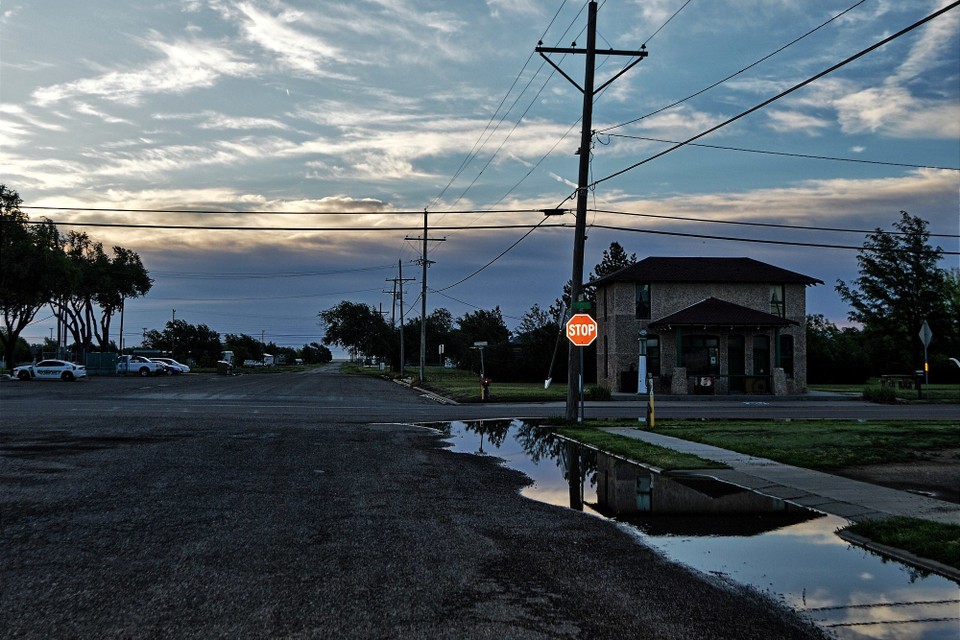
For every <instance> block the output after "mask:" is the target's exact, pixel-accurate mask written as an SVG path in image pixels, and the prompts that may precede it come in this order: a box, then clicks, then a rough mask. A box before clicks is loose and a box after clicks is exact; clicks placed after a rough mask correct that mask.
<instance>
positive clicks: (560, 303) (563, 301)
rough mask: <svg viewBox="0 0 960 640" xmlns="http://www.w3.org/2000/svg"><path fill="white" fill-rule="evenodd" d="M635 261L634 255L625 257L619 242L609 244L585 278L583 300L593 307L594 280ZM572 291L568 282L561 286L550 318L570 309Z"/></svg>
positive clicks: (594, 298)
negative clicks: (561, 292)
mask: <svg viewBox="0 0 960 640" xmlns="http://www.w3.org/2000/svg"><path fill="white" fill-rule="evenodd" d="M636 261H637V254H636V253H631V254H630V255H627V252H626V251H625V250H624V248H623V247H622V246H621V245H620V243H619V242H611V243H610V248H609V249H605V250H604V252H603V255H602V256H601V257H600V262H598V263H597V264H596V265H595V266H594V267H593V271H591V272H590V275H589V276H588V277H587V282H586V283H584V286H583V296H584V300H586V301H587V302H589V303H590V305H591V306H594V305H595V304H596V300H597V290H596V287H594V286H593V285H592V283H593V282H594V281H595V280H599V279H600V278H602V277H604V276H607V275H610V274H611V273H615V272H617V271H619V270H620V269H623V268H624V267H629V266H630V265H632V264H634V263H636ZM572 290H573V288H572V286H571V284H570V281H569V280H568V281H567V283H566V284H565V285H563V294H562V295H561V296H560V297H559V298H557V299H556V300H555V301H554V303H553V304H552V305H551V306H550V315H551V316H558V315H559V314H560V310H561V309H562V308H565V309H569V308H570V292H571V291H572Z"/></svg>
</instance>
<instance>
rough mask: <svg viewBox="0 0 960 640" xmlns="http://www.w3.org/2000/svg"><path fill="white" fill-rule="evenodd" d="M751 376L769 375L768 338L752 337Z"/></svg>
mask: <svg viewBox="0 0 960 640" xmlns="http://www.w3.org/2000/svg"><path fill="white" fill-rule="evenodd" d="M753 375H755V376H766V375H770V336H753Z"/></svg>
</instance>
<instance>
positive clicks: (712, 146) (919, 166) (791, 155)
mask: <svg viewBox="0 0 960 640" xmlns="http://www.w3.org/2000/svg"><path fill="white" fill-rule="evenodd" d="M606 135H607V136H608V137H611V138H629V139H631V140H645V141H647V142H662V143H665V144H681V143H680V142H678V141H676V140H664V139H662V138H650V137H647V136H631V135H626V134H622V133H608V134H606ZM688 144H689V146H691V147H703V148H704V149H719V150H722V151H740V152H743V153H759V154H764V155H771V156H783V157H787V158H805V159H808V160H833V161H836V162H857V163H861V164H873V165H882V166H888V167H907V168H909V169H939V170H942V171H960V167H941V166H936V165H926V164H908V163H905V162H884V161H881V160H865V159H863V158H840V157H836V156H824V155H816V154H809V153H793V152H788V151H770V150H768V149H749V148H746V147H730V146H722V145H716V144H704V143H702V142H691V143H688Z"/></svg>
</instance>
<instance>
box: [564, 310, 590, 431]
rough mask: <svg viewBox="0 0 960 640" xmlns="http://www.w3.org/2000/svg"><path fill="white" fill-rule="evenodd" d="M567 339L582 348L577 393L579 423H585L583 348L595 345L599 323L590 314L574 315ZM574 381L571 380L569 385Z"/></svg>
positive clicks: (568, 328) (569, 325) (567, 327)
mask: <svg viewBox="0 0 960 640" xmlns="http://www.w3.org/2000/svg"><path fill="white" fill-rule="evenodd" d="M566 329H567V339H568V340H570V342H571V343H573V345H574V346H576V347H580V354H579V357H580V362H579V364H580V371H579V372H578V376H577V380H576V384H577V393H578V394H579V397H580V402H579V405H580V410H579V411H578V412H577V422H583V348H584V347H588V346H590V345H591V344H593V341H594V340H596V339H597V321H596V320H594V319H593V318H592V317H591V316H590V314H589V313H577V314H574V315H573V316H572V317H571V318H570V319H569V320H567V324H566ZM573 382H574V381H573V380H570V381H569V382H568V384H572V383H573Z"/></svg>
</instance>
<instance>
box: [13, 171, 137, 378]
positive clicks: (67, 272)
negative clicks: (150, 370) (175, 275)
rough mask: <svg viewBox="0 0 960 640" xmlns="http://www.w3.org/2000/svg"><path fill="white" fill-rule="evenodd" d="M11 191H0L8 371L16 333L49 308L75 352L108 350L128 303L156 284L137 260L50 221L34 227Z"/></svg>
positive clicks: (134, 256) (130, 252)
mask: <svg viewBox="0 0 960 640" xmlns="http://www.w3.org/2000/svg"><path fill="white" fill-rule="evenodd" d="M22 203H23V201H22V200H21V199H20V196H19V194H17V192H16V191H13V190H11V189H8V188H7V187H6V185H0V307H2V311H3V323H4V326H3V331H2V332H0V343H2V347H3V353H4V359H5V362H7V363H8V364H9V365H10V366H13V364H14V362H15V357H14V356H15V354H14V349H15V347H16V345H17V344H18V341H19V338H20V334H21V333H22V332H23V330H24V329H25V328H26V327H27V326H29V325H30V323H31V322H33V320H34V319H35V318H36V315H37V313H38V312H39V311H40V309H42V308H43V307H45V306H49V307H50V308H51V309H52V310H53V313H54V316H55V317H56V318H57V320H58V321H59V322H60V324H61V325H62V326H64V327H66V330H67V332H69V334H70V336H71V338H72V339H73V342H74V344H75V345H77V348H78V350H79V351H80V354H81V356H82V354H85V353H86V352H88V351H91V350H94V349H100V350H106V349H107V348H108V347H109V343H110V338H109V336H110V325H111V322H112V320H113V317H114V314H116V313H117V312H118V311H119V310H120V309H121V308H122V307H123V304H124V301H125V300H127V299H129V298H138V297H140V296H143V295H146V293H147V292H148V291H150V288H151V287H152V286H153V280H151V279H150V276H149V274H148V273H147V270H146V268H144V266H143V262H142V261H141V260H140V256H139V255H137V254H136V252H134V251H131V250H129V249H125V248H123V247H120V246H115V247H113V248H112V249H111V250H110V251H107V250H105V249H104V247H103V244H102V243H100V242H96V241H94V240H93V239H91V238H90V237H89V236H88V235H87V234H86V233H82V232H78V231H70V232H69V233H67V234H66V235H64V234H61V233H60V232H59V230H58V229H57V227H56V226H55V225H54V224H53V223H52V222H51V221H50V220H46V219H44V220H42V221H40V222H38V223H31V222H30V220H29V218H28V217H27V215H26V214H25V213H23V212H22V211H21V210H20V205H21V204H22Z"/></svg>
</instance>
